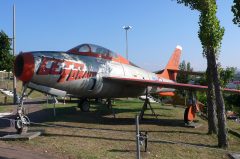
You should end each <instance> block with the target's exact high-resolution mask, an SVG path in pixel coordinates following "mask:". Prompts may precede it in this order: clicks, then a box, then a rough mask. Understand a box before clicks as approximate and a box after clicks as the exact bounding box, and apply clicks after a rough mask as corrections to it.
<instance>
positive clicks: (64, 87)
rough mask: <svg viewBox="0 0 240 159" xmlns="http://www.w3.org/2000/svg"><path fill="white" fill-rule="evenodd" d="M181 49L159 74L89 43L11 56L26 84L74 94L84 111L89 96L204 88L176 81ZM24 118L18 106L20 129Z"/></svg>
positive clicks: (132, 94)
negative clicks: (63, 50)
mask: <svg viewBox="0 0 240 159" xmlns="http://www.w3.org/2000/svg"><path fill="white" fill-rule="evenodd" d="M181 51H182V47H181V46H177V47H176V49H175V50H174V52H173V54H172V56H171V58H170V60H169V62H168V64H167V66H166V68H165V69H164V70H163V71H162V72H161V73H159V74H155V73H152V72H149V71H146V70H144V69H142V68H140V67H138V66H136V65H134V64H133V63H131V62H130V61H128V60H127V59H125V58H123V57H122V56H120V55H118V54H116V53H114V52H112V51H111V50H109V49H106V48H104V47H101V46H97V45H93V44H82V45H79V46H76V47H74V48H72V49H70V50H68V51H66V52H56V51H34V52H24V53H20V54H19V55H18V56H17V57H16V59H15V66H14V72H15V76H16V77H17V78H18V79H19V80H21V81H23V83H25V85H26V87H30V88H33V89H37V90H39V91H42V92H45V93H49V94H52V95H62V96H64V95H71V96H74V97H78V98H80V99H82V102H81V103H82V107H81V109H82V110H88V109H89V103H88V100H87V99H90V98H122V97H137V96H141V95H145V94H146V95H147V94H150V93H158V94H159V95H172V94H173V92H174V90H175V89H188V90H206V89H207V87H206V86H200V85H192V84H182V83H176V76H177V71H178V66H179V61H180V55H181ZM229 91H231V90H229ZM235 91H236V90H235ZM26 120H27V119H26V117H25V116H24V115H23V113H22V106H20V107H19V109H18V121H19V122H17V125H18V127H17V129H19V130H22V125H23V126H24V125H25V124H26V122H27V121H26Z"/></svg>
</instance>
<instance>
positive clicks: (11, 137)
mask: <svg viewBox="0 0 240 159" xmlns="http://www.w3.org/2000/svg"><path fill="white" fill-rule="evenodd" d="M40 135H41V132H28V133H24V134H12V135H5V136H3V137H0V140H5V141H6V140H8V141H9V140H11V141H13V140H31V139H34V138H35V137H38V136H40Z"/></svg>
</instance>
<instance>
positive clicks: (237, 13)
mask: <svg viewBox="0 0 240 159" xmlns="http://www.w3.org/2000/svg"><path fill="white" fill-rule="evenodd" d="M232 12H233V16H234V18H233V23H234V24H238V26H239V27H240V0H234V1H233V6H232Z"/></svg>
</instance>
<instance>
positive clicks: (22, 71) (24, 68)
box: [14, 53, 34, 82]
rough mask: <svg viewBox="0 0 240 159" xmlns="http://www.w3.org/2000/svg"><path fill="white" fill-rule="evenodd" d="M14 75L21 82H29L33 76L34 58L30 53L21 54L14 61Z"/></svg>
mask: <svg viewBox="0 0 240 159" xmlns="http://www.w3.org/2000/svg"><path fill="white" fill-rule="evenodd" d="M14 74H15V76H16V77H17V78H18V79H19V80H21V81H23V82H29V81H30V80H31V79H32V77H33V74H34V57H33V55H32V54H31V53H21V54H19V55H18V56H17V57H16V59H15V61H14Z"/></svg>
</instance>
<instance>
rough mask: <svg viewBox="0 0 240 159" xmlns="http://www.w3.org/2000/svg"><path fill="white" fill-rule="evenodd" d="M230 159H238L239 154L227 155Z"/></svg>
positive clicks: (239, 157) (239, 158)
mask: <svg viewBox="0 0 240 159" xmlns="http://www.w3.org/2000/svg"><path fill="white" fill-rule="evenodd" d="M228 155H229V157H230V158H231V159H240V153H229V154H228Z"/></svg>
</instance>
